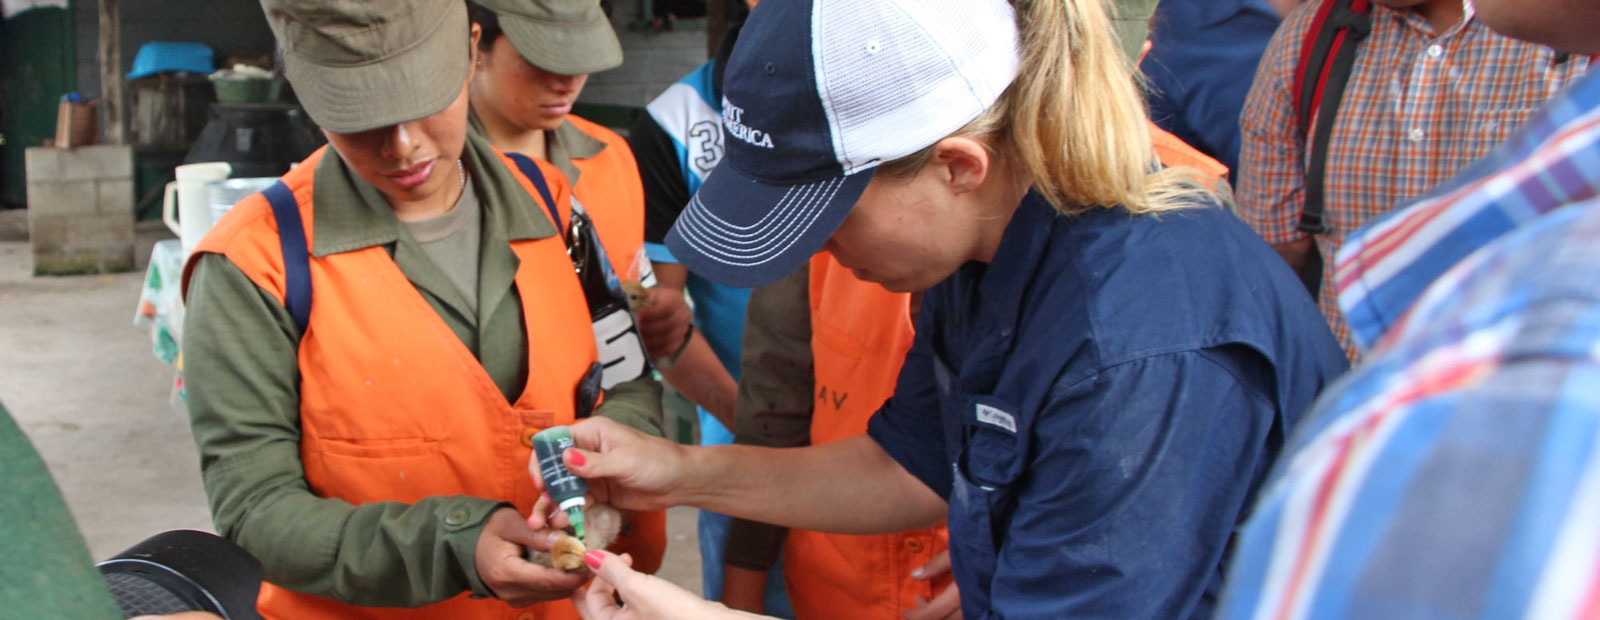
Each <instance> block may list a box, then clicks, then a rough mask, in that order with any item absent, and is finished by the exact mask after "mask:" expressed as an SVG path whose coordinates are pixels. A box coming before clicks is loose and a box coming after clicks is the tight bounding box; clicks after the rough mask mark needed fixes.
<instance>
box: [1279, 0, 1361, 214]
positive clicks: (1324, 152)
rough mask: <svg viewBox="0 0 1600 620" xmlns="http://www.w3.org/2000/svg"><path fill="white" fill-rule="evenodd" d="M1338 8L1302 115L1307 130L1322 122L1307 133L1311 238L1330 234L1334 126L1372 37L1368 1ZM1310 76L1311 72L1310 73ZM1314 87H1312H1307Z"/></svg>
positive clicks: (1322, 37) (1314, 62) (1317, 55)
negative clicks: (1364, 44)
mask: <svg viewBox="0 0 1600 620" xmlns="http://www.w3.org/2000/svg"><path fill="white" fill-rule="evenodd" d="M1332 2H1334V4H1335V6H1334V8H1333V10H1332V12H1330V13H1329V15H1328V19H1327V21H1326V22H1324V24H1323V27H1322V30H1321V31H1320V32H1318V33H1317V39H1318V42H1317V45H1316V47H1315V48H1314V49H1313V50H1312V57H1311V58H1309V59H1307V62H1308V64H1307V67H1308V69H1310V68H1312V67H1321V69H1320V70H1319V71H1317V75H1316V76H1315V77H1316V79H1315V80H1308V81H1307V82H1306V83H1304V84H1302V88H1301V98H1302V99H1304V98H1306V97H1310V98H1311V102H1310V103H1311V107H1310V108H1307V109H1304V110H1303V112H1302V115H1301V119H1300V120H1301V123H1302V124H1301V127H1302V128H1304V127H1306V124H1307V123H1310V122H1311V119H1313V118H1315V119H1316V123H1317V124H1316V128H1315V130H1314V131H1307V132H1306V134H1307V135H1308V136H1310V138H1311V143H1310V144H1309V145H1308V146H1309V151H1308V156H1307V158H1306V177H1305V204H1304V206H1303V207H1302V208H1301V210H1300V223H1299V225H1298V226H1297V228H1298V229H1299V230H1301V231H1303V232H1306V233H1310V234H1325V233H1328V232H1330V229H1329V228H1328V225H1327V223H1326V222H1325V221H1324V218H1323V211H1324V209H1325V204H1326V202H1325V195H1324V189H1325V185H1326V180H1327V168H1328V145H1329V143H1330V142H1331V141H1332V140H1331V138H1332V134H1333V125H1334V122H1336V121H1337V120H1338V118H1339V105H1340V103H1341V101H1342V100H1343V99H1344V90H1345V86H1346V85H1347V84H1348V83H1349V82H1350V73H1351V71H1352V70H1353V69H1354V67H1355V64H1356V50H1357V48H1358V47H1360V44H1361V41H1362V40H1364V39H1366V38H1367V35H1369V34H1371V33H1372V18H1371V16H1370V15H1368V11H1370V10H1371V7H1370V5H1369V4H1368V2H1367V0H1332ZM1307 77H1311V72H1310V71H1309V70H1308V71H1307ZM1307 87H1309V88H1307Z"/></svg>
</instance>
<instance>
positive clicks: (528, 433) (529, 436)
mask: <svg viewBox="0 0 1600 620" xmlns="http://www.w3.org/2000/svg"><path fill="white" fill-rule="evenodd" d="M538 434H539V429H537V428H525V429H522V445H524V446H527V447H529V448H532V447H533V436H534V435H538Z"/></svg>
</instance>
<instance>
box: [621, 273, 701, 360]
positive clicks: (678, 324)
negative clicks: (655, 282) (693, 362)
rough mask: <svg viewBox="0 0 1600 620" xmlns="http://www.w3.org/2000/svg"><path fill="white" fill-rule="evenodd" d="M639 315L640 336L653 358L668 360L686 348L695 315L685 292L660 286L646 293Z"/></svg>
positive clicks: (637, 313) (637, 312)
mask: <svg viewBox="0 0 1600 620" xmlns="http://www.w3.org/2000/svg"><path fill="white" fill-rule="evenodd" d="M635 314H636V315H637V317H638V319H639V334H640V335H642V336H644V346H645V349H647V350H649V352H650V359H653V360H655V359H667V358H670V357H672V354H674V353H677V352H678V348H679V347H681V346H683V339H684V338H685V337H686V336H688V334H689V323H690V322H691V321H693V320H694V313H693V312H692V311H690V310H689V302H687V301H685V300H684V298H683V291H681V290H678V289H675V288H668V287H663V286H657V287H653V288H650V289H647V290H646V291H645V305H644V306H643V307H641V308H639V309H638V310H637V311H636V312H635Z"/></svg>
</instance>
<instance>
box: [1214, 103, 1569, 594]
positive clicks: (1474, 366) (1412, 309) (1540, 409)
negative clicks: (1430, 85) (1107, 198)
mask: <svg viewBox="0 0 1600 620" xmlns="http://www.w3.org/2000/svg"><path fill="white" fill-rule="evenodd" d="M1548 110H1549V111H1548V113H1547V114H1546V115H1545V116H1543V117H1541V118H1539V119H1538V120H1535V121H1532V122H1530V123H1529V125H1528V128H1527V130H1526V131H1525V132H1524V133H1523V134H1522V135H1521V136H1519V137H1518V138H1516V139H1513V140H1512V141H1510V142H1508V143H1507V144H1506V145H1505V146H1503V147H1502V148H1500V149H1499V150H1497V151H1496V153H1495V155H1494V156H1493V157H1491V158H1490V159H1487V160H1484V161H1483V162H1480V163H1479V164H1476V165H1474V166H1473V167H1472V168H1471V169H1469V170H1468V171H1467V172H1465V173H1464V174H1462V175H1461V177H1459V178H1458V179H1457V180H1455V181H1452V182H1450V183H1449V184H1447V185H1445V186H1444V187H1441V188H1440V189H1439V190H1438V191H1437V192H1435V193H1434V194H1433V195H1432V196H1430V197H1428V198H1425V199H1423V200H1420V201H1418V202H1417V203H1415V204H1413V205H1411V206H1410V207H1408V208H1406V209H1404V210H1402V211H1400V212H1398V213H1396V214H1394V215H1392V216H1390V217H1387V218H1385V219H1384V220H1382V221H1380V222H1377V223H1375V224H1374V225H1372V226H1371V227H1369V228H1367V229H1365V230H1362V231H1360V232H1358V233H1356V234H1355V235H1352V237H1351V242H1350V245H1348V246H1347V247H1346V250H1345V253H1344V256H1343V260H1342V261H1341V263H1340V269H1339V274H1340V279H1339V284H1340V287H1341V289H1342V290H1343V291H1344V294H1343V296H1342V297H1341V303H1342V304H1343V305H1344V307H1345V308H1346V310H1347V311H1348V312H1349V313H1350V316H1351V319H1352V326H1353V327H1355V328H1356V329H1357V331H1358V334H1359V335H1361V337H1362V339H1363V340H1366V341H1372V340H1378V341H1379V343H1380V344H1379V345H1378V346H1377V347H1376V348H1375V349H1374V350H1373V351H1372V352H1371V353H1370V355H1369V356H1368V358H1367V360H1366V365H1365V366H1363V367H1362V368H1361V369H1359V370H1357V371H1355V372H1353V373H1351V374H1350V375H1348V376H1347V377H1346V378H1344V379H1342V380H1341V381H1340V382H1339V383H1338V384H1336V385H1335V386H1334V387H1332V388H1330V389H1329V390H1328V392H1327V393H1325V394H1324V395H1323V396H1322V398H1321V399H1320V400H1319V402H1318V405H1317V407H1316V408H1315V410H1314V411H1313V413H1312V415H1311V416H1310V417H1309V418H1308V419H1307V421H1306V422H1305V423H1304V424H1303V425H1302V426H1301V427H1300V428H1299V429H1297V434H1296V436H1295V439H1294V440H1293V441H1292V442H1291V445H1290V447H1289V448H1288V449H1287V450H1286V451H1285V453H1284V455H1285V456H1284V458H1283V459H1282V461H1280V463H1279V470H1278V471H1277V472H1276V473H1275V474H1274V477H1273V480H1272V481H1271V482H1269V483H1268V485H1267V487H1266V488H1265V489H1264V491H1263V493H1262V495H1261V496H1260V502H1259V503H1258V504H1257V505H1256V507H1255V512H1254V514H1253V516H1252V517H1251V520H1250V521H1249V523H1247V525H1246V526H1245V528H1244V530H1243V532H1242V534H1241V538H1240V541H1239V547H1238V548H1237V550H1236V555H1235V556H1234V565H1233V573H1232V574H1231V576H1230V586H1229V587H1230V591H1229V595H1228V597H1227V599H1226V601H1225V603H1224V606H1223V610H1224V617H1227V618H1270V619H1273V620H1291V619H1302V618H1344V617H1350V618H1367V617H1371V618H1393V617H1430V618H1513V617H1515V618H1541V619H1543V618H1595V617H1600V78H1591V79H1585V80H1583V81H1582V82H1581V83H1579V84H1578V85H1577V86H1575V87H1574V88H1573V89H1572V90H1570V91H1569V92H1568V93H1566V94H1565V95H1563V96H1562V97H1560V98H1559V99H1557V100H1556V101H1554V102H1552V104H1551V106H1550V107H1549V108H1548ZM1402 240H1404V241H1405V243H1403V244H1402V243H1399V242H1400V241H1402ZM1373 305H1376V306H1378V307H1379V308H1380V309H1379V310H1377V311H1372V310H1373V309H1372V308H1370V307H1369V306H1373ZM1395 317H1400V318H1399V319H1396V318H1395ZM1369 318H1370V319H1371V320H1370V321H1369V320H1368V319H1369Z"/></svg>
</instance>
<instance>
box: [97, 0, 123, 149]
mask: <svg viewBox="0 0 1600 620" xmlns="http://www.w3.org/2000/svg"><path fill="white" fill-rule="evenodd" d="M120 4H121V0H100V51H99V53H98V54H97V55H96V56H97V58H98V59H99V60H100V110H101V114H103V115H104V116H103V117H102V118H104V119H105V124H104V125H102V127H103V128H104V130H105V143H106V144H122V143H123V142H124V141H125V140H126V137H125V133H124V128H123V119H122V33H121V31H120V24H121V23H122V19H121V18H120V17H121V7H120V6H119V5H120Z"/></svg>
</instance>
